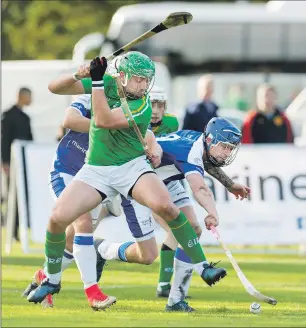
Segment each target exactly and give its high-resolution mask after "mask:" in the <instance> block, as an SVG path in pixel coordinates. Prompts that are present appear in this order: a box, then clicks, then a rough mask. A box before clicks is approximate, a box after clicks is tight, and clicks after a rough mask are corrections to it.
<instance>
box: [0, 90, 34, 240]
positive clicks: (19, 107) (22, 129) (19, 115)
mask: <svg viewBox="0 0 306 328" xmlns="http://www.w3.org/2000/svg"><path fill="white" fill-rule="evenodd" d="M31 101H32V93H31V90H30V89H28V88H20V89H19V92H18V99H17V103H16V104H15V105H14V106H13V107H11V108H10V109H9V110H7V111H5V112H3V113H2V117H1V134H2V135H1V159H2V168H3V171H4V172H5V173H6V176H7V178H8V181H9V175H10V162H11V146H12V143H13V141H14V140H15V139H21V140H33V136H32V130H31V123H30V118H29V116H28V115H27V114H26V113H24V112H23V107H24V106H28V105H30V104H31ZM17 230H18V209H17V213H16V229H15V238H16V239H18V234H17Z"/></svg>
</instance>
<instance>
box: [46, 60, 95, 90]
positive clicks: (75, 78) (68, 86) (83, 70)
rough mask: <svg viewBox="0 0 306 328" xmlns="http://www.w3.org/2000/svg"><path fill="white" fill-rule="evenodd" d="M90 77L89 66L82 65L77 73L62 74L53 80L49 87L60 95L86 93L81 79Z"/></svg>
mask: <svg viewBox="0 0 306 328" xmlns="http://www.w3.org/2000/svg"><path fill="white" fill-rule="evenodd" d="M86 77H90V74H89V67H88V66H85V65H81V66H80V67H79V68H78V71H77V73H75V74H62V75H61V76H59V77H58V78H56V79H54V80H52V81H51V82H50V83H49V85H48V89H49V90H50V91H51V92H52V93H55V94H58V95H79V94H83V93H85V90H84V87H83V84H82V82H81V81H79V80H81V79H83V78H86Z"/></svg>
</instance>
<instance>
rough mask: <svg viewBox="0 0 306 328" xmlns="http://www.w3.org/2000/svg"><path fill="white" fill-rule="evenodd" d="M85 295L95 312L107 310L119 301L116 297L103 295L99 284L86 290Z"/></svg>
mask: <svg viewBox="0 0 306 328" xmlns="http://www.w3.org/2000/svg"><path fill="white" fill-rule="evenodd" d="M85 294H86V296H87V300H88V303H89V305H90V306H91V307H92V309H93V310H94V311H99V310H105V309H107V308H108V307H110V306H111V305H112V304H115V303H116V301H117V300H116V297H114V296H107V295H105V294H103V293H102V291H101V289H100V288H99V286H98V284H96V285H93V286H91V287H89V288H87V289H85Z"/></svg>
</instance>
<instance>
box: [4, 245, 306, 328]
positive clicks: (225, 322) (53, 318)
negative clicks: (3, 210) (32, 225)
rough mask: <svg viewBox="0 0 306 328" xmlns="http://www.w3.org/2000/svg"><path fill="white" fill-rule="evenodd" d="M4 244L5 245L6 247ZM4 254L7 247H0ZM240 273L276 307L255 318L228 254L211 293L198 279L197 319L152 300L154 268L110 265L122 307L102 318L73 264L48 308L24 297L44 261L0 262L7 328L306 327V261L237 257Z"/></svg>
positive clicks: (110, 287) (109, 283)
mask: <svg viewBox="0 0 306 328" xmlns="http://www.w3.org/2000/svg"><path fill="white" fill-rule="evenodd" d="M2 245H3V244H2ZM2 250H3V247H2ZM235 257H236V258H237V260H238V262H239V263H240V264H241V268H242V270H243V271H244V273H245V274H246V276H247V277H248V278H249V280H250V281H251V282H252V283H253V284H254V286H255V287H256V288H258V289H259V290H260V291H261V292H263V293H264V294H267V295H269V296H272V297H275V298H276V299H277V300H278V304H277V305H276V306H275V307H273V306H271V305H269V304H265V303H262V304H261V308H262V312H261V314H259V315H254V314H251V313H250V312H249V306H250V304H251V303H252V302H254V301H256V300H255V299H254V298H252V297H251V296H249V295H248V294H247V293H246V292H245V291H244V289H243V287H242V285H241V284H240V281H239V280H238V278H237V277H236V275H235V272H234V270H233V269H232V267H231V265H230V263H229V262H228V261H227V259H226V257H225V256H224V255H223V254H209V260H211V261H216V260H219V259H221V260H222V262H221V263H222V264H223V265H224V266H225V268H226V269H227V270H228V276H227V277H226V278H225V279H224V280H222V281H221V282H220V283H219V284H217V285H216V286H215V287H213V288H209V287H207V286H206V285H204V283H203V282H202V281H201V279H200V278H199V277H198V276H197V275H194V277H193V280H192V283H191V289H190V293H189V294H190V295H191V296H192V299H191V300H190V301H189V303H190V305H191V306H193V307H194V308H195V309H196V310H197V312H196V313H192V314H186V313H166V312H165V311H164V308H165V304H166V300H165V299H157V298H156V297H155V288H156V283H157V277H158V266H159V263H158V262H156V263H154V264H153V265H151V266H141V265H134V264H126V263H119V262H109V264H108V266H107V267H106V269H105V271H104V273H103V283H102V287H103V290H104V291H105V292H106V293H108V294H111V295H114V296H116V297H117V304H116V305H114V306H113V307H111V308H110V309H108V310H107V311H104V312H94V311H92V310H91V309H90V308H89V306H88V305H87V301H86V299H85V296H84V293H83V290H82V283H81V281H80V276H79V272H78V270H77V269H76V267H75V266H74V265H73V266H72V267H71V268H69V269H68V270H67V271H66V272H64V275H63V283H62V290H61V292H60V294H59V295H57V296H55V307H54V308H53V309H43V308H42V307H41V306H40V305H38V304H37V305H34V304H30V303H28V302H27V301H26V300H25V299H23V298H21V293H22V291H23V289H24V288H25V287H26V286H27V284H28V283H29V281H30V280H31V277H32V275H33V273H34V271H35V270H36V269H37V268H38V267H39V266H40V265H41V263H42V262H43V256H42V255H37V254H35V255H33V254H31V255H24V254H22V253H21V251H20V245H18V244H17V245H15V246H14V248H13V252H12V254H11V255H10V256H6V255H2V326H3V327H51V326H52V327H98V326H99V327H101V326H103V327H165V326H167V327H203V326H204V327H289V326H290V327H305V326H306V279H305V277H306V259H305V258H299V257H298V256H294V255H255V254H252V255H235Z"/></svg>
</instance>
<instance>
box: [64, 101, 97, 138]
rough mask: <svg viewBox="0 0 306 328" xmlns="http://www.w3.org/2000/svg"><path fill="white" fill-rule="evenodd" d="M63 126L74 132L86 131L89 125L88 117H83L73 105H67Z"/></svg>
mask: <svg viewBox="0 0 306 328" xmlns="http://www.w3.org/2000/svg"><path fill="white" fill-rule="evenodd" d="M63 126H64V127H65V128H66V129H70V130H73V131H75V132H81V133H88V132H89V127H90V119H89V118H87V117H84V116H83V115H82V114H81V113H80V112H79V111H78V110H77V109H75V108H74V107H68V108H66V110H65V116H64V120H63Z"/></svg>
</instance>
